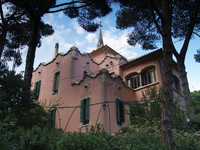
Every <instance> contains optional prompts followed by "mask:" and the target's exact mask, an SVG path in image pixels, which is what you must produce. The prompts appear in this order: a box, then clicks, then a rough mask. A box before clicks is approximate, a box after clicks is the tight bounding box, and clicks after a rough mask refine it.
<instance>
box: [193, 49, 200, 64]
mask: <svg viewBox="0 0 200 150" xmlns="http://www.w3.org/2000/svg"><path fill="white" fill-rule="evenodd" d="M194 59H195V60H196V62H200V50H197V54H195V55H194Z"/></svg>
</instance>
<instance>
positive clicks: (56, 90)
mask: <svg viewBox="0 0 200 150" xmlns="http://www.w3.org/2000/svg"><path fill="white" fill-rule="evenodd" d="M173 73H174V83H173V88H174V95H175V96H179V95H180V94H181V87H180V85H181V84H180V80H179V75H178V71H177V68H176V64H175V65H174V68H173ZM162 78H163V76H162V50H161V49H159V50H156V51H154V52H151V53H149V54H147V55H144V56H142V57H140V58H137V59H134V60H131V61H128V60H127V59H126V58H125V57H123V56H122V55H120V54H119V53H117V52H116V51H115V50H113V49H112V48H110V47H109V46H107V45H104V44H103V38H102V34H101V30H100V34H99V39H98V44H97V49H96V50H94V51H92V52H91V53H81V52H80V51H79V50H78V48H76V47H72V48H70V50H69V51H68V52H67V53H66V54H63V53H58V44H56V46H55V54H54V58H53V60H52V61H51V62H49V63H41V64H40V65H39V66H38V67H37V68H36V69H35V70H34V72H33V77H32V87H31V89H32V90H34V91H35V93H36V95H37V97H36V99H38V100H39V101H40V103H41V104H42V105H44V106H45V108H46V109H47V110H49V111H50V115H51V126H52V127H55V128H61V129H63V130H64V131H70V132H72V131H79V130H81V131H83V132H86V130H87V129H88V128H90V127H91V126H94V127H96V126H97V124H102V125H103V126H104V129H105V130H106V131H107V132H109V133H115V132H117V131H119V129H120V128H121V127H122V126H124V125H127V124H128V123H129V115H128V114H127V113H126V112H127V111H128V110H129V106H128V105H126V104H129V103H131V102H133V101H140V99H141V97H142V92H143V91H144V90H145V89H146V88H147V87H151V86H156V87H158V88H159V87H160V86H162Z"/></svg>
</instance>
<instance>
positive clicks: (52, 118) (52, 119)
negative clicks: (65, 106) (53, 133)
mask: <svg viewBox="0 0 200 150" xmlns="http://www.w3.org/2000/svg"><path fill="white" fill-rule="evenodd" d="M55 122H56V109H53V110H49V126H50V127H51V128H55Z"/></svg>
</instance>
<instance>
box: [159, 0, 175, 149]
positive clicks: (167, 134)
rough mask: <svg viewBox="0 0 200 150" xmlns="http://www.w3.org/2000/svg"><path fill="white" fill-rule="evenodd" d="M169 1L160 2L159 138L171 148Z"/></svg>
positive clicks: (171, 100)
mask: <svg viewBox="0 0 200 150" xmlns="http://www.w3.org/2000/svg"><path fill="white" fill-rule="evenodd" d="M170 5H171V4H170V1H168V0H162V16H163V19H162V40H163V100H162V114H161V138H162V142H163V143H167V144H169V148H170V150H171V149H172V148H173V141H172V136H173V135H172V104H173V98H172V93H173V92H172V46H173V45H172V40H171V10H170Z"/></svg>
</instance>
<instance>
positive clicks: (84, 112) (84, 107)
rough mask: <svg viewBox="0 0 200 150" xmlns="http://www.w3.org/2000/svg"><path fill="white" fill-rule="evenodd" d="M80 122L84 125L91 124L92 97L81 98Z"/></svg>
mask: <svg viewBox="0 0 200 150" xmlns="http://www.w3.org/2000/svg"><path fill="white" fill-rule="evenodd" d="M80 122H82V124H83V125H85V124H89V122H90V98H85V99H83V100H81V108H80Z"/></svg>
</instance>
